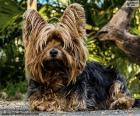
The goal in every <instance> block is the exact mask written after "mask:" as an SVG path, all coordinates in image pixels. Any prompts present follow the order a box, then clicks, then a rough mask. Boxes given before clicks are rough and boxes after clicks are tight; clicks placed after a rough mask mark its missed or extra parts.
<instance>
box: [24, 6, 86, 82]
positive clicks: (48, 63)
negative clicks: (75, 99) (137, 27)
mask: <svg viewBox="0 0 140 116" xmlns="http://www.w3.org/2000/svg"><path fill="white" fill-rule="evenodd" d="M84 26H85V14H84V10H83V8H82V7H81V6H80V5H78V4H73V5H70V6H69V7H68V8H67V9H66V10H65V12H64V14H63V16H62V17H61V19H60V22H58V23H57V24H48V23H47V22H46V21H45V20H44V19H43V18H42V17H41V16H40V15H39V14H38V13H37V11H35V10H28V11H26V13H25V14H24V33H23V38H24V46H25V67H26V70H27V71H26V73H28V74H27V76H28V77H27V78H32V79H33V80H36V81H39V82H42V83H48V81H49V82H50V81H51V82H52V83H56V82H57V83H58V82H59V83H61V84H64V83H69V82H71V81H73V82H75V81H76V77H77V76H78V75H79V74H80V73H81V72H82V71H83V69H84V67H85V63H86V57H87V49H86V47H85V45H84V38H85V35H86V33H85V27H84Z"/></svg>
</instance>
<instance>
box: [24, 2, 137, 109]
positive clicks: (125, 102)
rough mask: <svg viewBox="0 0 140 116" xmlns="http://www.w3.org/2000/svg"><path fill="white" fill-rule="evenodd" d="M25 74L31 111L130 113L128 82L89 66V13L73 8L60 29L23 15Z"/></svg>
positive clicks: (103, 68)
mask: <svg viewBox="0 0 140 116" xmlns="http://www.w3.org/2000/svg"><path fill="white" fill-rule="evenodd" d="M23 19H24V22H23V42H24V47H25V72H26V78H27V80H28V99H29V106H30V109H31V110H32V111H34V110H37V111H48V112H49V111H56V112H57V111H82V110H101V109H118V108H119V109H129V108H132V107H134V106H136V104H138V103H139V102H137V101H136V100H135V99H134V98H132V97H131V95H130V92H129V90H128V88H127V85H126V81H125V79H124V77H123V76H122V75H121V74H119V73H118V72H117V71H116V70H115V69H112V68H110V67H106V66H104V65H102V64H100V63H98V62H88V61H87V56H88V50H87V47H86V44H85V42H84V41H85V39H86V30H85V24H86V19H85V12H84V9H83V7H82V6H81V5H79V4H77V3H74V4H71V5H69V6H68V7H67V8H66V10H65V11H64V14H63V16H62V17H61V18H60V20H59V22H58V23H56V24H49V23H47V21H45V20H44V19H43V18H42V17H41V16H40V15H39V13H38V12H37V11H36V10H33V9H30V10H27V11H26V12H25V13H24V16H23Z"/></svg>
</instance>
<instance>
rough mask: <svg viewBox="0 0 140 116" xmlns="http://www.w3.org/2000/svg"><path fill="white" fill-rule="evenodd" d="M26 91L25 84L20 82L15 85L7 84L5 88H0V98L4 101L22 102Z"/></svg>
mask: <svg viewBox="0 0 140 116" xmlns="http://www.w3.org/2000/svg"><path fill="white" fill-rule="evenodd" d="M26 91H27V82H26V81H20V82H17V83H13V82H9V83H7V84H6V87H3V86H2V87H1V88H0V98H1V99H6V100H22V99H24V98H25V94H26Z"/></svg>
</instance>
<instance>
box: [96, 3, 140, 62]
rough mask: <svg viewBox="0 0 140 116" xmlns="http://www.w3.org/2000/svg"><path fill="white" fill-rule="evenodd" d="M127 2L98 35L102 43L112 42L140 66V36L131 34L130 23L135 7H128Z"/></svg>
mask: <svg viewBox="0 0 140 116" xmlns="http://www.w3.org/2000/svg"><path fill="white" fill-rule="evenodd" d="M127 3H128V2H127V1H126V2H125V3H124V5H123V6H122V7H121V8H120V10H119V11H118V12H117V13H116V14H115V15H114V16H113V17H112V19H111V20H110V21H109V23H108V24H106V25H105V26H104V27H103V28H102V29H101V30H99V32H98V33H97V34H96V38H98V39H100V40H101V41H105V40H111V41H114V42H115V43H116V45H117V46H118V47H119V48H120V49H121V50H122V51H124V52H125V53H126V54H127V55H128V56H129V57H130V58H132V59H133V60H134V62H136V63H138V64H140V36H136V35H133V34H131V32H129V26H130V22H131V19H132V16H133V13H134V11H135V8H134V7H127Z"/></svg>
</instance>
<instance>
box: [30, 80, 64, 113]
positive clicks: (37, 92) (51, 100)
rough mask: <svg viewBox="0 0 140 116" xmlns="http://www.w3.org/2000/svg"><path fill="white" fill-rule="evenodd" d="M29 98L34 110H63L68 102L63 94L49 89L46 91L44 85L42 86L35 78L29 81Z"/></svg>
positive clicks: (31, 107)
mask: <svg viewBox="0 0 140 116" xmlns="http://www.w3.org/2000/svg"><path fill="white" fill-rule="evenodd" d="M42 87H43V88H42ZM46 92H49V93H46ZM28 98H29V107H30V109H31V110H32V111H33V110H37V111H63V110H64V108H65V104H66V103H65V99H64V98H63V97H62V96H60V95H59V94H55V93H53V92H51V90H48V89H47V91H45V88H44V86H43V85H42V86H41V85H40V84H39V83H37V82H36V81H33V80H30V81H29V85H28Z"/></svg>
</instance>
